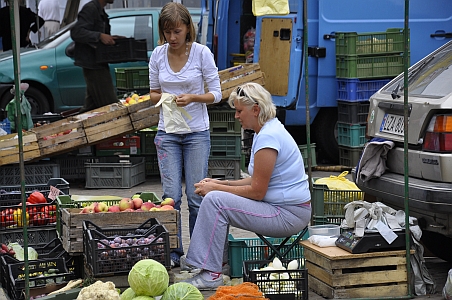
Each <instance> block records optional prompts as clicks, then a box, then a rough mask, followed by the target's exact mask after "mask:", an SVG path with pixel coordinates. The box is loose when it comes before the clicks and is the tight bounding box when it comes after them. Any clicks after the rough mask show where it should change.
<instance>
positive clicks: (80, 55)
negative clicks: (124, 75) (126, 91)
mask: <svg viewBox="0 0 452 300" xmlns="http://www.w3.org/2000/svg"><path fill="white" fill-rule="evenodd" d="M113 2H114V0H92V1H90V2H88V3H87V4H85V6H83V8H82V10H81V11H80V12H79V13H78V17H77V23H76V24H75V26H74V27H73V28H72V29H71V38H72V39H73V40H74V42H75V48H74V52H73V53H74V60H75V61H74V64H75V65H76V66H79V67H82V68H83V76H84V77H85V82H86V95H85V105H84V106H83V107H82V108H81V110H80V112H85V111H89V110H93V109H96V108H99V107H102V106H105V105H108V104H112V103H116V102H118V98H117V96H116V93H115V88H114V85H113V79H112V77H111V74H110V68H109V67H108V63H97V62H96V52H95V49H96V47H97V46H98V45H99V43H102V44H105V45H114V44H115V37H113V36H111V35H110V21H109V19H108V15H107V13H106V12H105V10H104V7H105V6H106V5H107V4H108V3H113Z"/></svg>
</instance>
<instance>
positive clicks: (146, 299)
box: [133, 296, 154, 300]
mask: <svg viewBox="0 0 452 300" xmlns="http://www.w3.org/2000/svg"><path fill="white" fill-rule="evenodd" d="M133 300H154V297H149V296H137V297H135V298H133Z"/></svg>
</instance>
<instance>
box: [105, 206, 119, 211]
mask: <svg viewBox="0 0 452 300" xmlns="http://www.w3.org/2000/svg"><path fill="white" fill-rule="evenodd" d="M108 211H109V212H120V211H121V210H120V209H119V206H118V205H112V206H110V207H109V208H108Z"/></svg>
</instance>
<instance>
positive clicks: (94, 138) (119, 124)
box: [85, 115, 134, 144]
mask: <svg viewBox="0 0 452 300" xmlns="http://www.w3.org/2000/svg"><path fill="white" fill-rule="evenodd" d="M85 132H86V138H87V140H88V143H89V144H93V143H96V142H99V141H101V140H105V139H109V138H112V137H116V136H120V135H123V134H126V133H131V132H134V129H133V126H132V122H131V121H130V117H129V116H128V115H127V116H126V117H122V118H118V119H110V122H107V123H103V124H97V125H96V126H92V127H85Z"/></svg>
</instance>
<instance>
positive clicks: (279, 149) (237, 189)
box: [184, 83, 311, 290]
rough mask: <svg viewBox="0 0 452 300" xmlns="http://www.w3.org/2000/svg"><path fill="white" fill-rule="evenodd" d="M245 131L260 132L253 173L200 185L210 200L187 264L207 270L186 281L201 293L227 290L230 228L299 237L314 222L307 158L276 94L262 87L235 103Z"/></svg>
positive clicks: (253, 86)
mask: <svg viewBox="0 0 452 300" xmlns="http://www.w3.org/2000/svg"><path fill="white" fill-rule="evenodd" d="M229 105H230V106H231V107H233V108H235V110H236V112H235V118H237V119H239V121H240V123H241V125H242V127H243V129H252V130H253V131H254V132H255V135H254V138H253V145H252V148H251V156H250V162H249V166H248V171H249V174H250V175H251V177H248V178H244V179H240V180H234V181H230V180H216V179H211V178H205V179H203V180H201V181H200V182H199V183H196V184H195V187H196V190H195V193H197V194H199V195H201V196H204V199H203V201H202V203H201V207H200V209H199V213H198V219H197V221H196V224H195V228H194V231H193V234H192V236H191V240H190V246H189V249H188V252H187V255H186V258H184V259H185V262H186V263H187V264H188V265H190V266H192V267H194V268H198V269H201V272H200V273H199V274H197V275H196V276H194V277H192V278H190V279H188V280H186V281H185V282H188V283H190V284H192V285H194V286H196V287H197V288H198V289H200V290H211V289H216V288H217V287H219V286H220V285H223V278H222V274H221V272H222V266H223V265H224V263H225V262H227V259H228V257H227V249H228V247H227V243H228V231H229V226H234V227H237V228H241V229H245V230H248V231H252V232H255V233H259V234H262V235H264V236H270V237H287V236H291V235H293V234H297V233H299V232H300V231H301V230H302V229H303V228H305V227H306V226H307V225H308V223H309V220H310V218H311V204H310V199H311V194H310V191H309V183H308V176H307V175H306V173H305V170H304V163H303V158H302V157H301V153H300V150H299V149H298V146H297V144H296V142H295V141H294V139H293V138H292V136H291V135H290V134H289V133H288V132H287V130H286V129H285V128H284V126H283V125H282V124H281V122H280V121H279V120H278V119H277V118H276V117H275V116H276V107H275V105H274V104H273V102H272V98H271V95H270V93H269V92H268V91H267V90H265V89H264V88H263V87H262V86H261V85H259V84H257V83H247V84H244V85H242V86H240V87H238V88H237V89H236V90H235V91H234V92H232V93H231V95H230V97H229Z"/></svg>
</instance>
